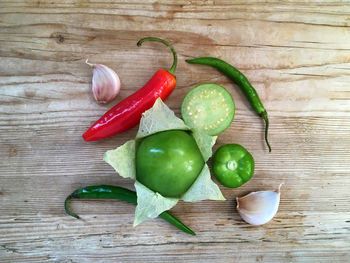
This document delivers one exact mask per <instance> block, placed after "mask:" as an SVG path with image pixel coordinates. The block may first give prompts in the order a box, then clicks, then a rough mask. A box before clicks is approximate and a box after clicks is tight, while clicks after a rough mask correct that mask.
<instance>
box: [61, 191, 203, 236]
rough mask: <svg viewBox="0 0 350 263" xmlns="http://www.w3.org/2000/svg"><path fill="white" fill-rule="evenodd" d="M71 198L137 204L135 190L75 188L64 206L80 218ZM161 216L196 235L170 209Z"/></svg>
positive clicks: (71, 213)
mask: <svg viewBox="0 0 350 263" xmlns="http://www.w3.org/2000/svg"><path fill="white" fill-rule="evenodd" d="M71 199H119V200H123V201H126V202H129V203H132V204H135V205H137V195H136V193H135V192H133V191H131V190H129V189H125V188H122V187H118V186H113V185H92V186H87V187H83V188H80V189H77V190H75V191H74V192H73V193H71V194H70V195H69V196H68V197H67V198H66V201H65V202H64V208H65V210H66V213H67V214H68V215H70V216H73V217H75V218H77V219H79V218H80V217H79V216H78V215H77V214H75V213H73V212H71V211H70V210H69V201H70V200H71ZM159 217H161V218H163V219H164V220H165V221H167V222H169V223H170V224H172V225H173V226H175V227H177V228H178V229H180V230H182V231H184V232H185V233H187V234H190V235H193V236H195V235H196V233H194V232H193V231H192V230H191V229H190V228H189V227H187V226H186V225H185V224H184V223H182V222H181V221H180V220H179V219H177V218H176V217H175V216H173V215H172V214H170V213H169V212H168V211H165V212H163V213H161V214H160V215H159Z"/></svg>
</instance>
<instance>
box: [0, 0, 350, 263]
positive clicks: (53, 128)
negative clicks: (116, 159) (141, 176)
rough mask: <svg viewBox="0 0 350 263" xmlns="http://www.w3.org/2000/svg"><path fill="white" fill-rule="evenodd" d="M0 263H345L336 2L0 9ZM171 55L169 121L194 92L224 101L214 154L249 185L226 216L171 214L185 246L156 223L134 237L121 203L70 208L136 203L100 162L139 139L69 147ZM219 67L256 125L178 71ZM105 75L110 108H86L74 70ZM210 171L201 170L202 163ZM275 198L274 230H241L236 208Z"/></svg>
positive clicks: (346, 54)
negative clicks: (233, 159)
mask: <svg viewBox="0 0 350 263" xmlns="http://www.w3.org/2000/svg"><path fill="white" fill-rule="evenodd" d="M0 7H1V8H0V149H1V151H0V262H1V263H3V262H4V263H5V262H11V263H12V262H94V261H101V262H135V261H139V260H140V259H141V260H142V261H144V262H254V261H255V262H330V261H335V262H347V261H348V258H349V256H350V249H349V244H350V213H349V211H350V205H349V202H348V200H349V199H350V192H349V191H348V189H349V186H350V179H349V170H350V154H349V151H348V149H349V147H350V137H349V131H350V121H349V120H350V118H349V117H350V110H349V109H350V107H349V106H350V88H349V83H350V75H349V72H350V48H349V44H348V43H350V27H349V26H350V19H349V17H350V5H349V4H348V3H346V2H336V1H327V2H319V1H289V2H286V1H284V2H280V1H275V2H273V1H268V2H256V1H235V2H234V3H232V1H185V0H184V1H176V2H174V1H151V0H149V1H136V0H133V1H130V0H128V1H113V2H111V3H110V2H103V1H102V2H101V1H97V2H94V1H55V2H52V1H46V0H40V1H2V2H1V3H0ZM149 35H152V36H157V37H162V38H164V39H167V40H169V41H171V42H172V43H173V45H174V46H175V48H176V50H177V52H178V55H179V65H178V69H177V72H176V77H177V87H176V89H175V91H174V92H173V94H172V95H171V96H170V97H169V99H168V100H167V101H166V103H167V104H168V106H169V107H170V108H172V109H173V110H174V111H175V113H176V114H177V116H180V105H181V101H182V99H183V97H184V96H185V94H186V93H187V92H188V91H189V90H190V88H192V87H193V86H195V85H197V84H200V83H203V82H216V83H219V84H221V85H224V86H225V87H226V88H227V89H228V90H229V91H230V92H231V94H232V95H233V97H234V99H235V103H236V115H235V120H234V122H233V124H232V125H231V127H230V128H229V129H228V130H227V131H225V132H224V133H223V134H221V135H220V136H219V138H218V141H217V144H216V145H215V147H214V149H217V148H218V147H219V146H220V145H222V144H225V143H232V142H235V143H240V144H242V145H244V146H245V147H246V148H247V149H248V150H249V151H250V152H251V153H252V154H253V156H254V158H255V161H256V172H255V175H254V177H253V178H252V180H251V181H249V182H248V183H247V184H245V185H244V186H242V187H240V188H238V189H228V188H224V187H220V188H221V190H222V192H223V194H224V195H225V197H226V198H227V201H223V202H220V201H202V202H197V203H185V202H179V204H178V205H177V206H176V207H174V208H173V209H172V212H173V213H174V214H175V215H176V216H177V217H179V218H180V219H181V220H183V222H184V223H186V224H187V225H188V226H190V227H191V228H193V229H194V230H195V231H196V233H197V236H195V237H192V236H188V235H186V234H183V233H182V232H180V231H178V230H177V229H175V228H174V227H172V226H171V225H169V224H168V223H166V222H164V221H163V220H161V219H159V218H158V219H155V220H151V221H147V222H145V223H143V224H141V225H140V226H138V227H136V228H133V227H132V222H133V214H134V209H135V207H134V206H133V205H131V204H127V203H124V202H122V201H117V200H114V201H101V200H92V201H79V202H78V201H73V202H72V204H71V207H72V209H73V210H74V211H75V212H77V213H78V214H80V215H81V216H82V218H83V220H76V219H74V218H71V217H69V216H67V215H66V214H65V212H64V207H63V202H64V199H65V197H66V196H67V195H68V194H69V193H71V192H72V191H73V190H75V189H76V188H79V187H82V186H85V185H92V184H114V185H120V186H123V187H127V188H129V189H133V183H132V182H131V181H130V180H126V179H122V178H120V177H119V176H117V175H116V174H115V172H114V171H113V169H112V168H111V167H110V166H109V165H107V164H106V163H105V162H104V161H103V160H102V156H103V153H104V152H105V151H107V150H109V149H112V148H115V147H117V146H119V145H121V144H123V143H124V142H125V141H127V140H130V139H133V138H134V136H135V134H136V132H137V128H134V129H132V130H131V131H129V132H126V133H123V134H120V135H118V136H114V137H112V138H109V139H106V140H103V141H100V142H93V143H86V142H84V141H83V140H82V138H81V134H82V133H83V132H84V131H85V130H86V129H87V128H88V127H89V125H91V124H92V123H93V122H94V121H95V120H96V119H97V118H98V117H99V116H100V115H101V114H103V113H104V112H105V111H106V110H107V109H109V108H111V107H112V106H113V105H114V104H116V103H117V102H118V101H120V100H122V99H124V98H125V97H127V96H128V95H130V94H131V93H133V92H134V91H135V90H137V89H138V88H140V87H141V86H142V85H143V84H144V83H145V82H146V81H147V80H148V79H149V78H150V76H152V74H153V73H154V72H155V71H156V70H157V69H159V68H162V67H163V68H167V67H169V66H170V64H171V55H170V54H169V51H168V50H167V49H166V48H165V47H163V46H161V45H159V44H157V43H145V44H144V45H143V46H142V47H141V48H138V47H137V46H136V42H137V40H138V39H140V38H142V37H144V36H149ZM197 56H215V57H220V58H223V59H225V60H227V61H228V62H230V63H232V64H233V65H235V66H236V67H237V68H238V69H240V70H242V72H244V74H246V75H247V77H248V78H249V80H251V82H252V84H253V85H254V87H255V88H256V89H257V91H258V93H259V94H260V96H261V99H262V101H263V102H264V105H265V106H266V108H267V109H268V112H269V116H270V120H271V129H270V135H269V136H270V142H271V145H272V147H273V151H272V153H270V154H268V153H267V149H266V146H265V145H264V142H263V128H264V127H263V123H262V121H261V120H260V119H259V117H258V116H256V115H255V114H254V112H252V110H251V108H250V106H249V105H248V103H247V102H246V99H245V98H244V95H243V94H242V93H241V92H240V91H239V90H238V88H237V86H235V85H234V84H232V82H231V81H230V80H229V79H227V78H226V77H225V76H223V75H222V74H221V73H219V72H217V71H216V70H214V69H211V68H209V67H205V66H199V65H188V64H186V63H185V61H184V60H185V59H187V58H191V57H197ZM87 58H88V59H89V60H90V61H91V62H94V63H102V64H105V65H108V66H110V67H111V68H113V69H115V70H116V71H117V72H118V75H119V76H120V78H121V81H122V89H121V92H120V95H119V97H118V99H117V100H116V101H115V102H112V103H109V104H107V105H97V104H96V103H95V102H94V100H93V97H92V94H91V91H90V89H91V87H90V85H91V84H90V81H91V69H90V68H89V67H88V66H87V65H86V64H85V63H84V62H85V60H86V59H87ZM209 164H210V162H209ZM281 182H283V183H284V184H285V185H284V186H283V187H282V195H281V204H280V209H279V212H278V214H277V215H276V217H275V218H274V219H273V221H272V222H270V223H269V224H266V225H264V226H260V227H252V226H249V225H247V224H245V223H244V222H243V221H242V220H241V219H240V217H239V215H238V213H237V212H236V209H235V205H236V204H235V201H234V199H235V197H236V196H241V195H244V194H246V193H248V192H250V191H256V190H269V189H275V188H277V186H278V185H279V184H280V183H281Z"/></svg>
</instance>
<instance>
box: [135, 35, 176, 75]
mask: <svg viewBox="0 0 350 263" xmlns="http://www.w3.org/2000/svg"><path fill="white" fill-rule="evenodd" d="M145 41H154V42H160V43H163V44H164V45H166V46H167V47H169V48H170V50H171V53H172V54H173V64H172V65H171V68H170V69H169V70H168V72H169V73H171V74H173V75H174V73H175V70H176V66H177V55H176V51H175V49H174V48H173V46H172V45H171V44H170V43H169V42H167V41H165V40H163V39H161V38H157V37H145V38H142V39H140V40H139V41H138V42H137V46H138V47H140V46H141V45H142V43H143V42H145Z"/></svg>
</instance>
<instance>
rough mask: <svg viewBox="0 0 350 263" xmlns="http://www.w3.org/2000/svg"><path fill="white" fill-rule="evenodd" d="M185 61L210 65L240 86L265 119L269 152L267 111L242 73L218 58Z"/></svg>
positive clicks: (257, 111)
mask: <svg viewBox="0 0 350 263" xmlns="http://www.w3.org/2000/svg"><path fill="white" fill-rule="evenodd" d="M186 62H187V63H191V64H202V65H208V66H212V67H214V68H216V69H218V70H219V71H221V72H222V73H224V74H225V75H226V76H228V77H229V78H230V79H232V80H233V81H234V82H235V83H236V84H237V85H238V86H239V87H240V88H241V90H242V91H243V93H244V94H245V96H246V97H247V99H248V101H249V102H250V105H251V106H252V108H253V109H254V111H255V112H256V113H258V114H259V116H260V117H261V118H263V119H264V121H265V141H266V144H267V147H268V148H269V152H271V146H270V144H269V141H268V139H267V133H268V129H269V119H268V117H267V112H266V110H265V108H264V105H263V104H262V102H261V100H260V98H259V96H258V93H257V92H256V90H255V89H254V88H253V86H252V84H250V82H249V81H248V79H247V78H246V77H245V76H244V75H243V73H242V72H240V71H239V70H238V69H236V68H234V67H233V66H231V65H230V64H228V63H227V62H225V61H223V60H221V59H218V58H212V57H202V58H195V59H187V60H186Z"/></svg>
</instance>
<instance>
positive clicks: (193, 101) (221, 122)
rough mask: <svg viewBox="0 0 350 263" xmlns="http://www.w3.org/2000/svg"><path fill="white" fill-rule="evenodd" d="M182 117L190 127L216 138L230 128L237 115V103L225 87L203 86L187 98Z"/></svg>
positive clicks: (213, 84)
mask: <svg viewBox="0 0 350 263" xmlns="http://www.w3.org/2000/svg"><path fill="white" fill-rule="evenodd" d="M181 115H182V118H183V120H184V121H185V123H186V124H187V125H188V126H191V127H193V128H199V129H201V130H203V131H204V132H205V133H207V134H209V135H211V136H214V135H218V134H219V133H221V132H223V131H225V130H226V129H227V128H228V127H229V126H230V124H231V122H232V120H233V117H234V115H235V103H234V101H233V98H232V96H231V94H230V93H229V92H228V91H227V90H226V89H225V88H224V87H222V86H220V85H218V84H215V83H206V84H201V85H198V86H196V87H194V88H193V89H192V90H190V92H188V93H187V95H186V96H185V98H184V100H183V102H182V106H181Z"/></svg>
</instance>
